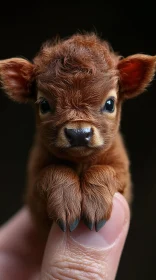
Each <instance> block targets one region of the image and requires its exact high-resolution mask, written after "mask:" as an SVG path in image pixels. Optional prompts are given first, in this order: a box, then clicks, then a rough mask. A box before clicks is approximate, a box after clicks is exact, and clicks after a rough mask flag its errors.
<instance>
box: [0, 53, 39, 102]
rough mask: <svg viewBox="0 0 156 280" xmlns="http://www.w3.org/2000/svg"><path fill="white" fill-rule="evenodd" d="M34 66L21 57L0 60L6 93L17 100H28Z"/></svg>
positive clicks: (0, 72)
mask: <svg viewBox="0 0 156 280" xmlns="http://www.w3.org/2000/svg"><path fill="white" fill-rule="evenodd" d="M33 70H34V66H33V64H31V63H30V62H28V61H26V60H25V59H21V58H13V59H6V60H3V61H0V76H1V83H2V86H3V88H4V89H5V91H6V93H7V94H8V95H9V96H10V97H11V98H13V99H14V100H16V101H21V102H23V101H26V100H27V98H28V97H29V95H30V93H31V92H30V88H29V86H30V84H31V82H32V78H33Z"/></svg>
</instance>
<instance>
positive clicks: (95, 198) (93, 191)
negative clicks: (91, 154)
mask: <svg viewBox="0 0 156 280" xmlns="http://www.w3.org/2000/svg"><path fill="white" fill-rule="evenodd" d="M81 189H82V215H83V218H84V222H85V223H86V225H87V226H88V227H89V228H90V229H91V230H92V229H93V227H94V224H95V229H96V231H98V230H99V229H100V228H101V227H102V226H103V225H104V224H105V222H106V220H108V219H109V218H110V215H111V211H112V200H113V196H114V193H115V192H116V191H117V190H119V189H121V182H120V181H119V177H117V175H116V171H115V169H114V168H113V167H111V166H108V165H94V166H91V167H90V168H89V169H88V170H87V171H86V172H85V174H84V175H83V176H82V179H81Z"/></svg>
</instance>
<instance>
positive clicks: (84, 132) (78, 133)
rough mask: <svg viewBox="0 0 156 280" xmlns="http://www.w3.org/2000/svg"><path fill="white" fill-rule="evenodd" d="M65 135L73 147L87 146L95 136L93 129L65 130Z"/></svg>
mask: <svg viewBox="0 0 156 280" xmlns="http://www.w3.org/2000/svg"><path fill="white" fill-rule="evenodd" d="M65 135H66V138H67V139H68V141H69V143H70V145H71V146H72V147H76V146H87V145H88V144H89V142H90V140H91V137H92V135H93V131H92V128H91V127H85V128H80V129H73V128H65Z"/></svg>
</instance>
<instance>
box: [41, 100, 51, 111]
mask: <svg viewBox="0 0 156 280" xmlns="http://www.w3.org/2000/svg"><path fill="white" fill-rule="evenodd" d="M39 108H40V112H41V113H42V114H46V113H48V112H51V108H50V105H49V103H48V101H47V100H46V99H42V100H41V101H40V103H39Z"/></svg>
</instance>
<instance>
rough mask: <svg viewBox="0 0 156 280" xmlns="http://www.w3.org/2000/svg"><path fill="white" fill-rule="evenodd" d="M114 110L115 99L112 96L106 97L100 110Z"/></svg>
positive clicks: (110, 111) (109, 111)
mask: <svg viewBox="0 0 156 280" xmlns="http://www.w3.org/2000/svg"><path fill="white" fill-rule="evenodd" d="M114 110H115V101H114V98H113V97H110V98H109V99H107V101H106V103H105V105H104V107H103V108H102V112H108V113H113V112H114Z"/></svg>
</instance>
